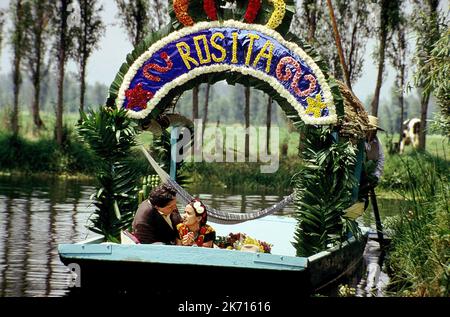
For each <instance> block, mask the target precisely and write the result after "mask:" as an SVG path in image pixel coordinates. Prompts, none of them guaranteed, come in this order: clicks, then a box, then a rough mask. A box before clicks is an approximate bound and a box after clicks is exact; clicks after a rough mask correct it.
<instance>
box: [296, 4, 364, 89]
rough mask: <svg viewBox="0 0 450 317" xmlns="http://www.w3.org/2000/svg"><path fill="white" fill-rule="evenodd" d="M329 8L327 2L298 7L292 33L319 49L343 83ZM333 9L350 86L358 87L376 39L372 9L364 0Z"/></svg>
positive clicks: (336, 5)
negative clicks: (367, 52)
mask: <svg viewBox="0 0 450 317" xmlns="http://www.w3.org/2000/svg"><path fill="white" fill-rule="evenodd" d="M326 6H327V4H326V1H325V0H305V1H303V2H302V6H301V7H300V6H299V5H298V4H297V7H298V10H297V13H296V14H295V16H294V18H293V22H292V25H291V31H292V32H293V33H294V34H296V35H298V36H300V37H304V38H306V39H307V41H308V43H309V44H310V45H313V46H315V47H316V48H317V50H318V51H319V52H320V54H321V55H322V56H323V57H324V59H325V60H328V61H329V66H330V70H331V73H332V74H333V75H334V76H335V77H336V78H340V79H343V72H342V67H341V64H340V61H339V55H338V51H337V49H335V47H336V44H335V39H334V36H333V32H332V30H333V29H332V24H331V19H330V16H329V13H328V11H327V10H326ZM333 6H334V14H335V17H336V23H337V27H338V29H339V34H340V37H341V44H342V47H343V51H344V52H343V53H344V58H345V61H346V64H347V67H348V71H349V76H350V82H351V83H354V82H356V80H357V79H358V78H359V77H360V76H361V73H362V67H363V64H364V51H365V47H366V45H367V41H368V40H369V38H370V36H371V35H372V32H371V26H370V24H369V20H370V19H369V16H370V13H371V10H372V6H371V5H370V4H368V3H367V1H364V0H336V1H333ZM305 22H306V27H304V26H305ZM330 47H332V48H333V49H330Z"/></svg>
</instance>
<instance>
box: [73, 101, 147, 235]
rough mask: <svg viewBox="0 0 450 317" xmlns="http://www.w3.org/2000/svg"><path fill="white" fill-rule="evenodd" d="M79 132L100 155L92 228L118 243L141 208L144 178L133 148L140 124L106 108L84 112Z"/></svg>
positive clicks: (116, 110) (97, 160)
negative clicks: (139, 193)
mask: <svg viewBox="0 0 450 317" xmlns="http://www.w3.org/2000/svg"><path fill="white" fill-rule="evenodd" d="M80 117H81V119H82V122H81V124H80V125H79V127H78V132H79V134H80V136H81V138H82V139H83V140H84V141H85V142H86V143H88V144H89V146H90V148H91V149H92V150H93V151H94V153H95V154H96V156H97V159H96V161H95V162H92V164H95V165H96V170H97V178H98V182H99V188H98V190H97V193H96V194H94V195H93V196H94V197H93V198H94V199H95V202H94V205H95V206H96V210H95V212H94V214H93V215H92V217H91V218H90V220H91V225H90V227H89V229H90V230H91V231H93V232H96V233H100V234H103V235H105V236H106V237H107V239H108V241H118V239H119V236H120V230H121V229H123V228H127V227H128V226H129V225H130V224H131V221H132V219H133V213H134V211H135V210H136V209H137V198H136V197H137V187H138V182H139V180H140V177H141V175H140V174H139V173H138V171H137V170H136V168H135V165H136V164H135V162H134V160H133V156H132V155H131V149H132V147H133V146H134V145H136V140H135V137H136V127H137V125H136V123H135V122H134V121H132V120H131V119H129V118H128V117H127V116H126V112H125V111H124V110H118V109H111V108H106V107H102V108H100V109H99V110H98V111H95V112H94V111H91V112H90V113H89V114H86V113H83V112H81V114H80Z"/></svg>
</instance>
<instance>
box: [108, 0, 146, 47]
mask: <svg viewBox="0 0 450 317" xmlns="http://www.w3.org/2000/svg"><path fill="white" fill-rule="evenodd" d="M115 1H116V4H117V8H118V9H119V14H118V18H120V19H121V21H122V26H123V27H125V30H126V31H127V34H128V37H129V39H130V41H131V43H132V44H133V46H136V45H138V44H139V43H140V42H141V41H142V40H143V39H144V38H145V36H146V35H147V34H148V33H149V32H150V29H149V23H150V2H149V1H146V0H129V1H126V0H115Z"/></svg>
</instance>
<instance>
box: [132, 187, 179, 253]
mask: <svg viewBox="0 0 450 317" xmlns="http://www.w3.org/2000/svg"><path fill="white" fill-rule="evenodd" d="M181 221H182V219H181V216H180V213H179V212H178V209H177V198H176V191H175V189H174V188H173V187H172V186H170V185H168V184H164V185H161V186H159V187H156V188H155V189H154V190H153V191H152V192H151V193H150V195H149V197H148V199H146V200H144V201H143V202H142V203H141V204H140V205H139V208H138V210H137V211H136V215H135V216H134V220H133V224H132V226H133V234H134V236H135V237H136V238H137V239H138V240H139V242H140V243H144V244H149V243H156V242H159V243H164V244H175V239H176V237H177V230H176V228H177V225H178V224H179V223H180V222H181Z"/></svg>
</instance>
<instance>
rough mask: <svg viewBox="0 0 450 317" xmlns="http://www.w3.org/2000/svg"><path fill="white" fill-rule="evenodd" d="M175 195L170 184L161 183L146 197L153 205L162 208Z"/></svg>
mask: <svg viewBox="0 0 450 317" xmlns="http://www.w3.org/2000/svg"><path fill="white" fill-rule="evenodd" d="M176 195H177V192H176V191H175V189H174V188H173V187H172V186H170V185H168V184H163V185H160V186H158V187H156V188H155V189H154V190H152V192H151V193H150V195H149V197H148V199H149V200H150V203H151V204H152V205H153V206H158V207H161V208H164V207H166V206H167V205H168V204H169V202H171V201H172V200H173V199H174V198H175V197H176Z"/></svg>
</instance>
